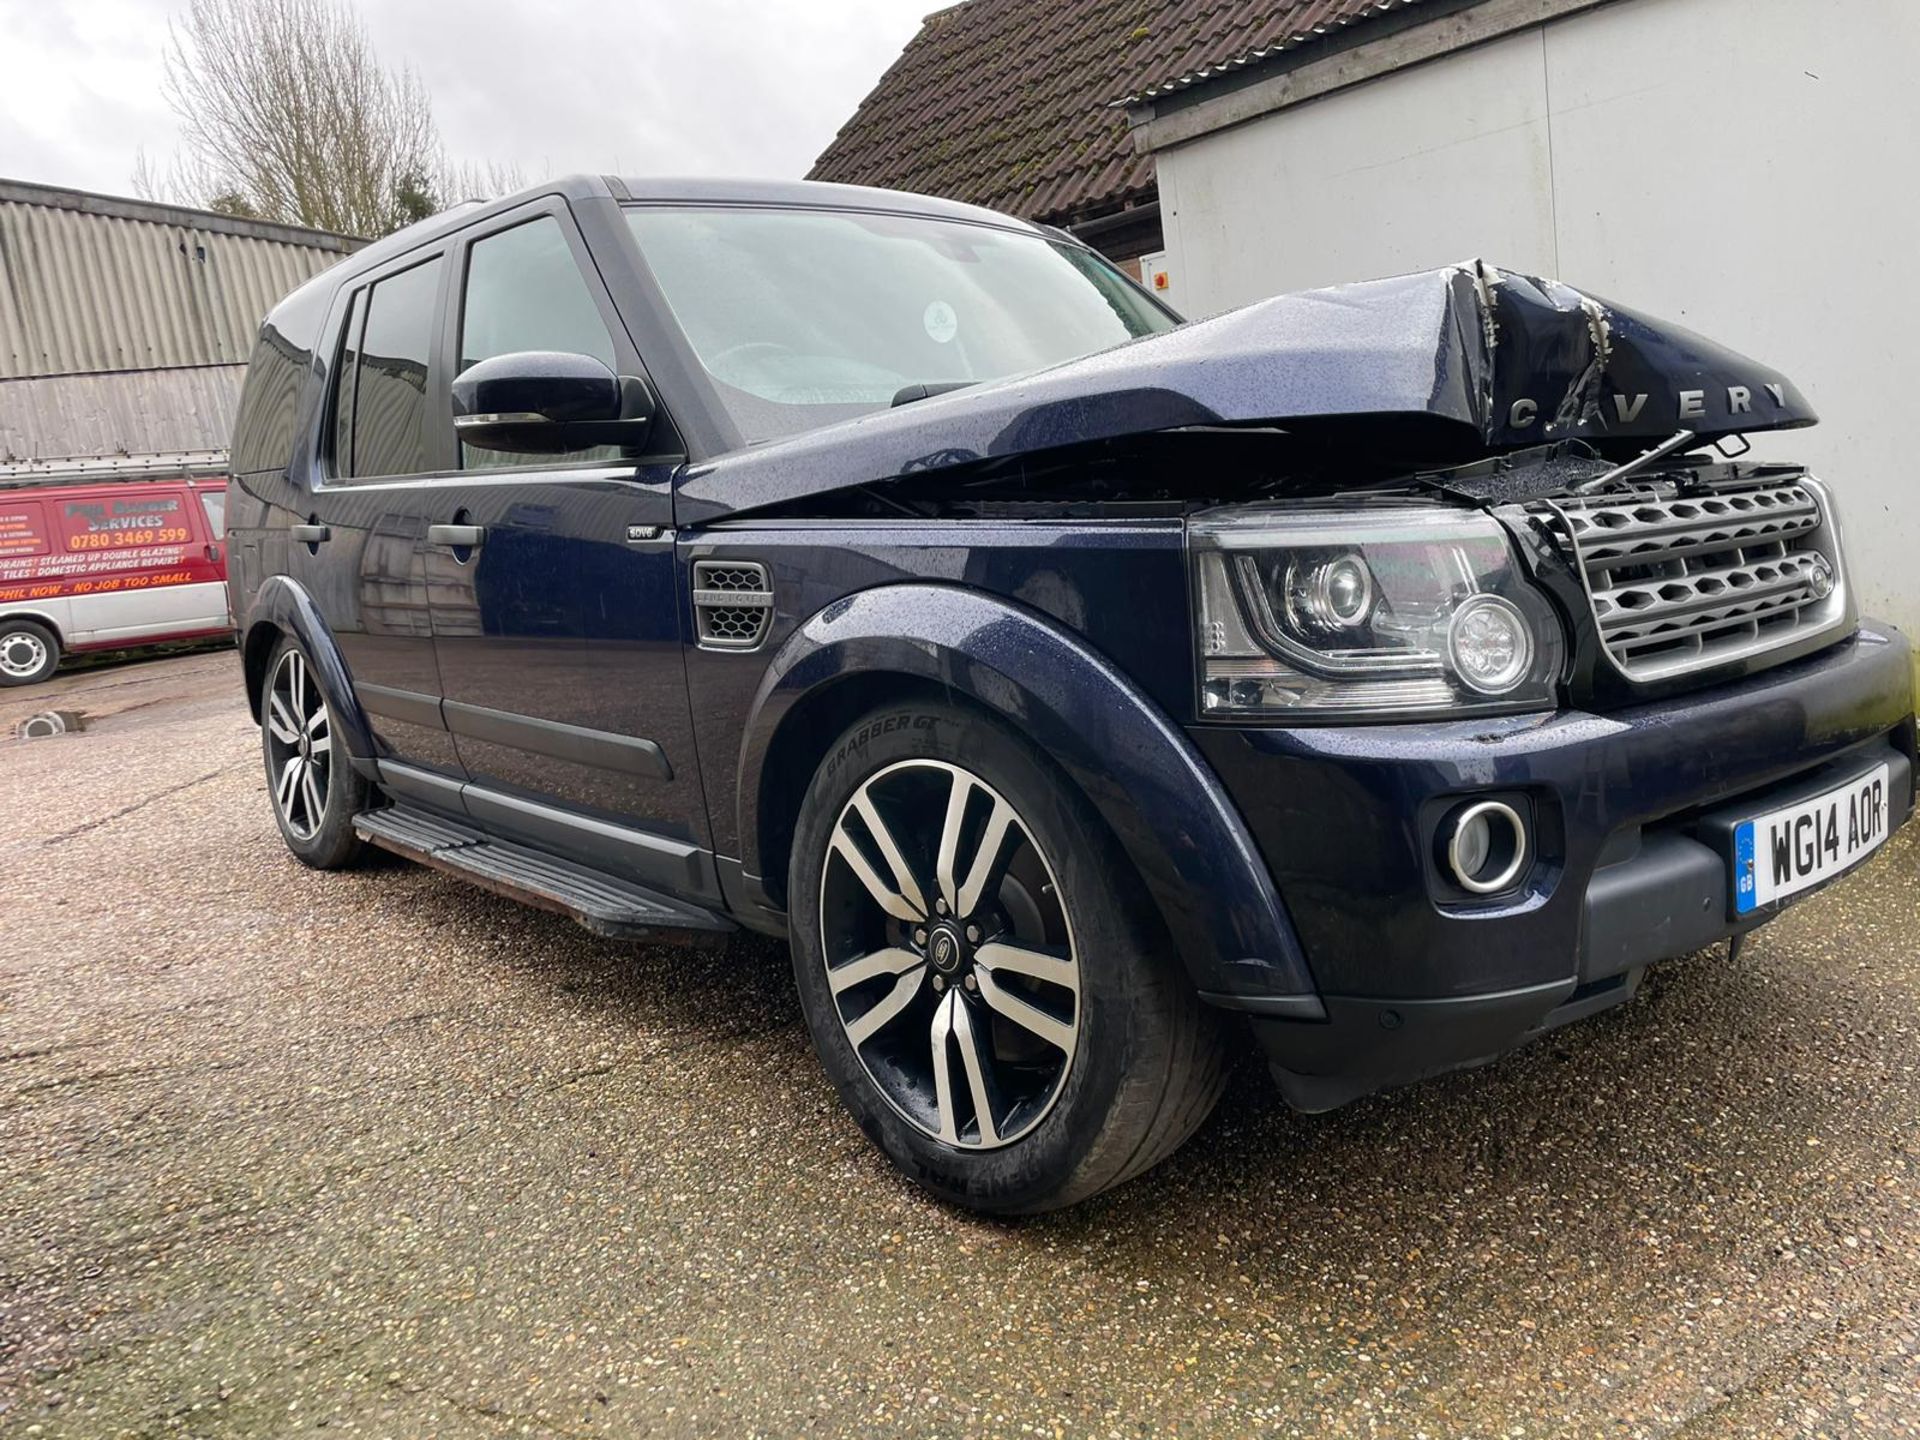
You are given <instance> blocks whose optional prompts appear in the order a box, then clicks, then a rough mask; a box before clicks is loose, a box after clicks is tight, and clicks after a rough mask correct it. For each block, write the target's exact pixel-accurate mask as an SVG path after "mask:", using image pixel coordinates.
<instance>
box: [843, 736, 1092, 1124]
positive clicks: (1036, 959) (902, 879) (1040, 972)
mask: <svg viewBox="0 0 1920 1440" xmlns="http://www.w3.org/2000/svg"><path fill="white" fill-rule="evenodd" d="M820 927H821V941H822V947H823V954H824V955H825V958H826V972H827V985H828V989H829V990H830V991H831V993H832V996H833V1003H834V1008H835V1010H836V1012H837V1014H838V1017H839V1020H840V1024H841V1026H842V1028H843V1029H844V1031H845V1033H846V1037H847V1040H848V1043H849V1044H851V1045H852V1047H853V1050H854V1053H855V1054H856V1055H857V1056H858V1057H859V1059H860V1063H861V1065H862V1066H863V1067H864V1068H865V1070H866V1072H867V1075H868V1077H869V1078H870V1079H871V1080H872V1081H873V1083H874V1084H875V1085H876V1086H877V1087H878V1088H879V1090H880V1092H881V1093H882V1094H883V1095H884V1096H886V1098H887V1100H888V1102H889V1103H890V1104H891V1105H892V1106H893V1107H894V1109H896V1110H898V1111H899V1112H900V1114H901V1115H902V1116H904V1117H905V1118H906V1119H907V1120H908V1121H910V1122H911V1123H912V1124H914V1125H915V1126H917V1127H918V1128H919V1129H920V1130H921V1131H923V1132H924V1133H926V1134H928V1135H930V1136H933V1137H934V1138H935V1139H938V1140H941V1141H944V1142H945V1143H947V1144H949V1145H955V1146H959V1147H962V1148H965V1149H982V1150H984V1149H993V1148H996V1147H998V1146H1002V1145H1007V1144H1011V1143H1012V1142H1013V1141H1015V1140H1018V1139H1019V1138H1020V1137H1021V1136H1022V1135H1024V1134H1026V1133H1027V1132H1028V1131H1030V1130H1032V1129H1033V1127H1034V1126H1035V1125H1037V1124H1039V1123H1040V1121H1041V1120H1042V1119H1043V1118H1044V1117H1045V1115H1046V1114H1047V1112H1048V1111H1049V1110H1050V1109H1051V1108H1052V1107H1053V1104H1054V1102H1055V1101H1056V1100H1057V1099H1058V1098H1059V1095H1060V1091H1061V1089H1062V1088H1063V1086H1064V1085H1065V1084H1066V1080H1067V1076H1068V1074H1069V1072H1070V1071H1071V1069H1072V1066H1073V1057H1074V1051H1075V1048H1076V1046H1077V1044H1078V1040H1079V1034H1080V1020H1081V1000H1080V964H1079V956H1078V953H1077V952H1076V950H1075V948H1074V943H1073V932H1072V927H1071V925H1070V924H1069V923H1068V920H1067V913H1066V908H1065V905H1064V903H1063V900H1062V896H1061V894H1060V887H1059V884H1058V883H1057V881H1056V880H1055V877H1054V872H1053V869H1052V867H1051V866H1050V865H1049V864H1048V862H1047V858H1046V856H1045V855H1044V854H1043V853H1042V852H1041V850H1040V847H1039V845H1038V844H1037V843H1036V841H1035V840H1034V837H1033V833H1032V831H1031V830H1029V829H1028V827H1027V825H1026V824H1025V822H1024V821H1022V820H1021V818H1020V816H1019V815H1018V814H1017V813H1016V812H1015V810H1014V808H1013V806H1012V805H1011V804H1009V803H1008V802H1007V800H1006V799H1005V798H1004V797H1003V796H1001V795H1000V794H999V793H998V792H997V791H996V790H994V789H993V787H992V786H990V785H988V784H987V783H986V781H984V780H982V779H981V778H980V777H979V776H978V775H975V774H973V773H971V772H970V771H967V770H964V769H962V768H961V767H959V766H957V765H950V764H947V763H945V762H943V761H937V760H905V761H901V762H899V763H897V764H894V765H889V766H887V767H886V768H885V769H883V770H880V771H878V772H877V773H875V774H874V775H873V776H871V777H870V778H869V779H868V780H867V781H866V782H865V783H863V784H862V785H861V786H860V788H859V789H858V790H857V791H855V792H854V794H853V797H852V798H851V799H850V800H849V801H848V802H847V804H846V806H845V808H843V809H842V810H841V812H840V815H839V818H838V819H837V820H836V821H835V823H834V829H833V835H832V838H831V840H830V841H829V844H828V850H827V859H826V863H825V865H824V867H823V869H822V873H821V880H820Z"/></svg>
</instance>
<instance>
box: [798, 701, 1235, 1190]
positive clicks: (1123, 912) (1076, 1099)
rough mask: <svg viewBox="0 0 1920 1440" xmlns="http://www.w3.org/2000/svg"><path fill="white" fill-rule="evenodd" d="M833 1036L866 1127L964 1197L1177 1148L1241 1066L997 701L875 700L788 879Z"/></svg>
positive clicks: (1117, 867)
mask: <svg viewBox="0 0 1920 1440" xmlns="http://www.w3.org/2000/svg"><path fill="white" fill-rule="evenodd" d="M788 894H789V903H790V906H791V910H792V919H793V926H792V929H793V936H794V970H795V975H796V978H797V980H798V982H799V987H800V994H801V999H802V1002H803V1005H804V1007H805V1009H806V1013H807V1019H808V1024H809V1026H810V1028H811V1029H812V1032H813V1038H814V1044H815V1046H816V1048H817V1049H818V1050H819V1052H820V1055H821V1059H822V1061H823V1063H824V1064H825V1066H826V1068H827V1071H828V1073H829V1075H830V1076H831V1077H832V1079H833V1081H834V1083H835V1086H836V1087H837V1088H838V1090H839V1092H840V1095H841V1098H842V1099H843V1100H844V1101H845V1103H846V1104H847V1106H848V1108H849V1109H850V1110H851V1111H852V1112H853V1114H854V1116H855V1118H856V1119H857V1120H858V1121H859V1122H860V1125H861V1127H862V1128H863V1129H864V1130H865V1131H866V1132H867V1134H868V1135H870V1136H871V1137H872V1138H873V1139H874V1140H875V1141H876V1142H877V1143H878V1144H879V1145H880V1146H881V1147H882V1148H883V1149H884V1150H886V1152H887V1154H888V1155H889V1156H890V1157H891V1158H892V1159H893V1161H894V1163H895V1164H896V1165H898V1166H899V1167H900V1168H901V1169H902V1170H904V1171H905V1172H906V1173H907V1174H908V1175H910V1176H911V1177H913V1178H914V1179H915V1180H917V1181H919V1182H920V1183H921V1184H922V1185H925V1186H926V1187H927V1188H928V1189H930V1190H932V1191H934V1192H935V1193H937V1194H939V1195H941V1196H943V1197H944V1198H946V1199H948V1200H952V1201H954V1202H957V1203H959V1204H963V1205H967V1206H970V1207H973V1208H976V1209H981V1210H988V1211H996V1212H1002V1213H1021V1212H1031V1211H1040V1210H1048V1209H1053V1208H1056V1207H1058V1206H1061V1205H1067V1204H1071V1203H1073V1202H1074V1201H1076V1200H1079V1199H1083V1198H1085V1197H1086V1196H1089V1195H1092V1194H1095V1193H1096V1192H1098V1191H1100V1190H1103V1189H1106V1188H1107V1187H1109V1186H1111V1185H1115V1184H1118V1183H1120V1182H1121V1181H1123V1180H1126V1179H1128V1178H1130V1177H1132V1176H1134V1175H1137V1174H1139V1173H1140V1172H1141V1171H1143V1170H1145V1169H1147V1168H1148V1167H1149V1166H1151V1165H1153V1164H1155V1163H1157V1162H1158V1161H1159V1160H1161V1159H1163V1158H1164V1157H1165V1156H1167V1155H1168V1154H1170V1153H1171V1152H1172V1151H1173V1150H1174V1149H1175V1148H1176V1147H1177V1146H1179V1144H1180V1143H1181V1142H1182V1141H1183V1140H1185V1139H1186V1138H1187V1136H1188V1135H1189V1134H1191V1133H1192V1131H1193V1129H1194V1128H1195V1127H1196V1126H1197V1125H1199V1123H1200V1122H1201V1121H1202V1120H1203V1119H1205V1118H1206V1115H1207V1113H1208V1112H1209V1111H1210V1110H1211V1109H1212V1107H1213V1104H1214V1101H1215V1100H1216V1099H1218V1097H1219V1093H1220V1088H1221V1085H1222V1081H1223V1066H1222V1059H1221V1051H1220V1046H1219V1043H1218V1039H1217V1036H1216V1034H1215V1030H1214V1026H1213V1022H1212V1017H1211V1015H1210V1013H1209V1012H1207V1011H1206V1010H1205V1009H1204V1007H1203V1006H1201V1004H1200V1003H1199V1000H1198V998H1197V997H1196V996H1195V994H1194V992H1193V989H1192V986H1191V984H1190V983H1189V981H1188V980H1187V978H1186V975H1185V974H1184V972H1182V971H1181V970H1180V968H1179V966H1178V965H1177V963H1175V962H1174V960H1173V959H1172V957H1171V955H1170V953H1169V946H1168V944H1167V937H1166V934H1165V931H1164V929H1163V927H1162V926H1161V924H1160V921H1159V918H1158V916H1157V915H1156V914H1155V913H1154V912H1153V910H1152V909H1151V907H1150V906H1149V905H1147V904H1146V903H1145V902H1144V901H1143V899H1142V898H1141V894H1140V887H1139V885H1138V883H1137V882H1136V881H1135V880H1134V878H1133V876H1132V874H1131V872H1130V869H1129V867H1128V864H1127V861H1126V858H1125V856H1124V855H1123V854H1122V853H1121V852H1120V851H1119V848H1118V846H1117V845H1116V844H1115V843H1114V841H1113V839H1112V837H1111V835H1110V834H1109V833H1108V832H1107V831H1106V829H1105V827H1104V826H1103V825H1102V823H1101V822H1100V820H1099V818H1098V816H1097V815H1095V814H1094V813H1093V811H1092V810H1091V808H1090V807H1089V806H1088V805H1087V803H1086V801H1085V800H1084V798H1082V797H1081V796H1080V794H1079V793H1078V792H1077V791H1076V790H1075V789H1074V788H1073V787H1072V785H1071V784H1070V783H1069V782H1068V781H1066V779H1065V778H1064V777H1063V776H1061V775H1060V774H1059V772H1058V771H1057V770H1056V769H1055V767H1054V766H1053V765H1052V764H1051V762H1049V761H1048V760H1047V758H1046V757H1045V756H1044V755H1043V754H1042V753H1041V752H1039V751H1037V750H1035V749H1034V748H1033V747H1032V746H1031V745H1029V744H1027V743H1026V742H1025V741H1024V740H1021V739H1019V738H1018V737H1016V736H1014V735H1013V734H1011V733H1009V732H1008V731H1006V730H1004V729H1003V728H1002V727H1001V726H999V725H998V724H997V723H995V722H994V721H992V720H990V719H988V718H986V717H985V716H981V715H976V714H974V713H972V712H971V711H967V710H961V709H958V708H954V707H950V706H944V705H934V704H926V705H915V706H910V707H906V708H904V709H898V710H888V711H883V712H879V713H876V714H874V715H871V716H868V717H867V718H865V719H864V720H862V721H860V722H859V723H858V724H856V725H855V726H853V727H852V729H850V730H849V731H848V732H847V733H846V735H844V736H843V737H842V738H841V739H840V741H839V742H838V743H837V744H836V745H835V746H834V747H833V749H832V751H831V752H830V753H829V759H828V760H827V762H826V763H825V764H824V765H823V766H822V767H821V770H820V772H819V773H818V774H817V775H816V776H815V777H814V781H813V784H812V787H811V788H810V790H809V792H808V795H807V798H806V800H805V802H804V808H803V810H802V815H801V820H800V824H799V827H798V831H797V833H796V836H795V844H794V851H793V859H792V869H791V874H790V880H789V890H788Z"/></svg>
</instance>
